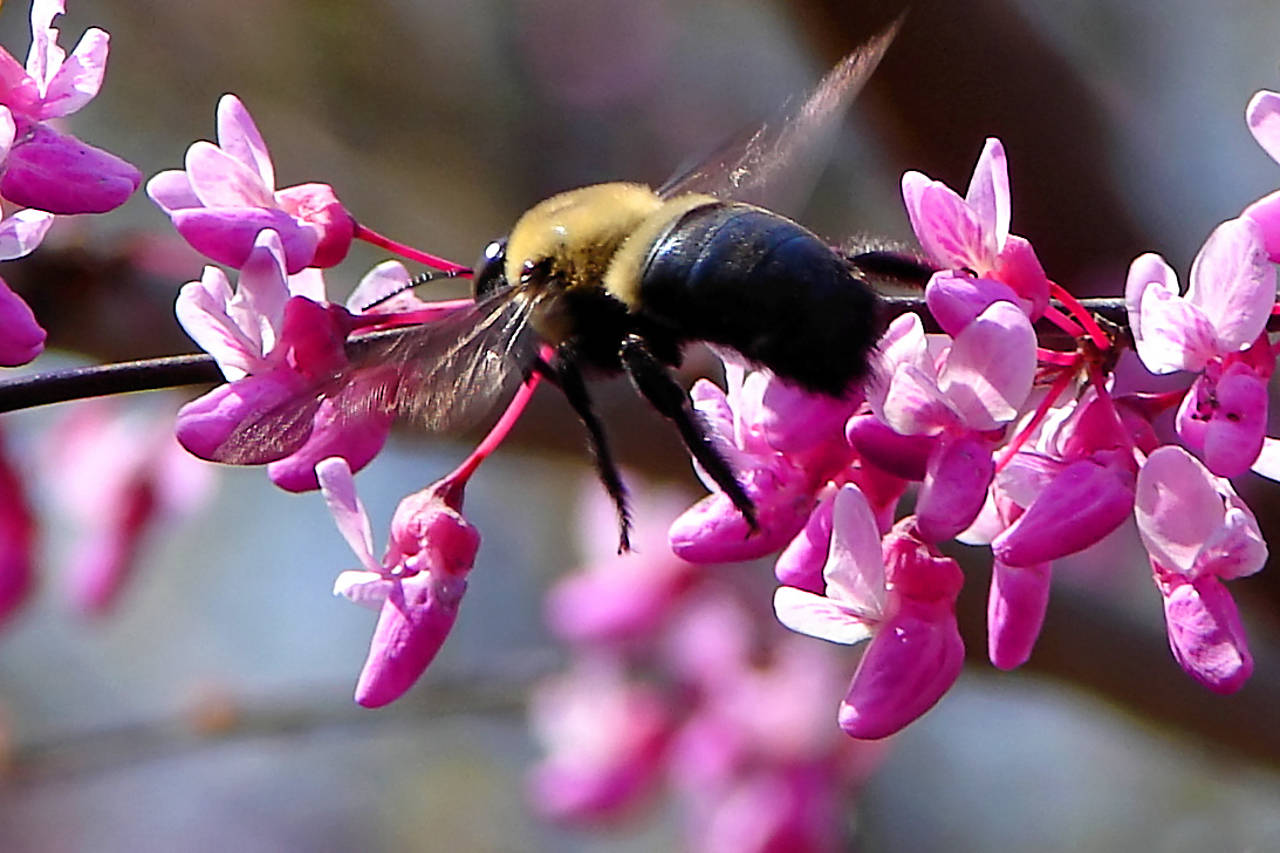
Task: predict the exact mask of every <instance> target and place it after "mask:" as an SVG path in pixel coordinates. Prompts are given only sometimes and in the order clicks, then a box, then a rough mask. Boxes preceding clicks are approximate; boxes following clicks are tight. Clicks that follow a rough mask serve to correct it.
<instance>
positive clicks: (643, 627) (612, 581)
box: [544, 489, 701, 645]
mask: <svg viewBox="0 0 1280 853" xmlns="http://www.w3.org/2000/svg"><path fill="white" fill-rule="evenodd" d="M581 494H582V495H583V498H582V500H581V501H580V503H581V506H580V507H579V509H578V513H577V517H578V518H579V519H580V521H579V523H578V524H577V526H576V529H577V530H578V532H579V535H578V538H579V542H578V552H579V553H581V554H585V555H589V557H590V561H589V562H588V564H587V565H586V566H584V567H583V568H582V569H580V570H578V571H575V572H571V573H570V574H568V575H565V576H564V577H563V578H561V579H560V580H559V581H558V582H557V583H556V585H555V586H554V587H552V589H551V591H550V592H548V593H547V597H546V601H545V608H544V609H545V612H546V622H547V626H548V627H549V628H550V629H551V631H552V633H554V634H555V635H556V636H557V637H559V638H560V639H562V640H565V641H566V642H570V643H574V644H584V643H585V644H592V645H602V644H612V643H622V642H628V641H633V640H644V639H647V638H649V637H651V636H652V635H653V633H654V632H655V631H657V630H658V629H659V626H660V625H661V623H662V622H663V620H665V618H666V617H667V616H668V615H669V613H670V611H671V609H672V607H673V606H674V605H675V603H676V602H677V601H678V600H679V598H680V596H681V595H682V594H683V593H684V591H685V590H686V589H687V588H688V586H689V585H690V583H692V582H693V581H694V579H695V578H696V576H697V574H698V573H699V572H700V571H701V569H700V567H699V566H696V565H694V564H693V563H689V562H686V561H685V560H682V559H680V558H679V557H677V556H676V555H675V554H673V553H672V552H671V546H670V545H669V544H668V543H667V536H666V532H665V530H664V528H663V526H662V525H661V524H660V523H657V520H658V519H667V518H674V517H675V516H676V515H678V514H679V512H680V509H681V508H682V507H683V506H684V505H685V504H686V503H687V499H686V498H685V496H684V494H683V493H682V492H679V491H677V490H674V489H672V490H665V491H664V490H659V489H649V490H645V491H644V492H640V493H634V494H633V495H632V502H631V503H632V508H633V511H634V513H635V516H636V518H637V519H640V523H638V524H637V525H636V527H635V530H634V532H633V535H632V537H631V547H632V551H631V553H627V554H619V553H617V540H616V538H615V537H614V528H615V525H616V522H615V518H616V516H615V509H614V506H613V502H612V500H610V499H609V498H608V497H607V496H606V495H605V494H604V493H603V492H602V491H601V490H599V489H584V490H583V491H582V493H581Z"/></svg>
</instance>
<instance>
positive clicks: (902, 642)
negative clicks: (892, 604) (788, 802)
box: [837, 602, 964, 738]
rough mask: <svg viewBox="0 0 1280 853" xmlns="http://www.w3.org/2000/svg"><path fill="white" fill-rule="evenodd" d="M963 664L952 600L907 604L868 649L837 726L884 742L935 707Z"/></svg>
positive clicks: (962, 648)
mask: <svg viewBox="0 0 1280 853" xmlns="http://www.w3.org/2000/svg"><path fill="white" fill-rule="evenodd" d="M963 664H964V641H963V640H961V638H960V631H959V629H958V628H957V626H956V618H955V611H954V602H951V603H948V604H930V605H919V604H915V603H913V602H905V603H904V604H903V607H902V609H901V610H900V611H899V612H898V613H897V614H896V615H895V616H894V617H893V618H892V619H890V620H889V621H888V622H887V623H885V624H884V625H883V626H882V627H881V628H880V630H879V631H877V633H876V636H875V638H874V639H873V640H872V641H871V644H870V645H869V646H868V647H867V651H866V653H864V654H863V656H862V660H861V661H859V662H858V669H857V671H856V672H855V673H854V674H853V681H852V683H851V684H850V685H849V692H848V693H847V694H846V695H845V698H844V701H843V702H842V703H841V704H840V713H839V715H838V718H837V719H838V722H839V724H840V728H842V729H844V731H845V733H846V734H849V735H851V736H853V737H856V738H882V737H887V736H888V735H891V734H893V733H894V732H896V731H898V730H900V729H902V728H903V727H904V726H906V725H907V724H908V723H911V722H912V721H914V720H915V719H917V718H918V717H919V716H920V715H921V714H923V713H924V712H925V711H928V710H929V709H930V708H932V707H933V706H934V705H935V704H936V703H937V701H938V700H939V699H941V698H942V695H943V694H944V693H946V692H947V690H949V689H950V688H951V685H952V684H954V683H955V680H956V678H958V677H959V675H960V669H961V667H962V666H963Z"/></svg>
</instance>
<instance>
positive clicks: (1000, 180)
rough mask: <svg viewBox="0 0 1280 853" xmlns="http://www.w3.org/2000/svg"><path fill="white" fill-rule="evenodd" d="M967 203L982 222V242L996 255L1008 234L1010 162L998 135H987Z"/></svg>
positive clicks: (992, 256)
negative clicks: (990, 136) (996, 136)
mask: <svg viewBox="0 0 1280 853" xmlns="http://www.w3.org/2000/svg"><path fill="white" fill-rule="evenodd" d="M964 200H965V203H966V204H968V205H969V208H970V209H971V210H972V211H973V212H974V213H975V214H976V215H977V217H978V221H979V222H981V223H982V238H983V246H984V247H985V249H986V252H985V254H986V255H987V257H991V258H994V257H995V256H996V255H998V254H999V253H1000V250H1001V249H1003V248H1004V240H1005V238H1006V237H1007V236H1009V217H1010V205H1009V163H1008V160H1007V159H1006V158H1005V154H1004V146H1003V145H1002V144H1000V140H999V139H995V138H994V137H992V138H989V139H987V141H986V144H985V145H983V146H982V154H981V155H979V156H978V164H977V165H976V166H974V167H973V177H972V178H970V179H969V190H968V192H966V193H965V196H964Z"/></svg>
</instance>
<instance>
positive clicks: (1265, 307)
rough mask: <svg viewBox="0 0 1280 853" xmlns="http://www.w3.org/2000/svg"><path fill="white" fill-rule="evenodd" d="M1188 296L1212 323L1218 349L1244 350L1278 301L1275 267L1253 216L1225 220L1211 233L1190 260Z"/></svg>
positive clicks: (1263, 326) (1263, 324) (1224, 351)
mask: <svg viewBox="0 0 1280 853" xmlns="http://www.w3.org/2000/svg"><path fill="white" fill-rule="evenodd" d="M1187 300H1188V301H1189V302H1191V304H1193V305H1195V306H1196V307H1198V308H1199V309H1200V311H1201V312H1202V313H1203V314H1204V316H1205V319H1207V320H1208V321H1209V324H1210V325H1211V326H1212V327H1213V330H1214V333H1215V334H1216V338H1217V345H1216V347H1215V349H1216V350H1217V352H1218V353H1220V354H1226V353H1229V352H1237V351H1239V350H1242V349H1244V348H1245V347H1247V346H1249V345H1250V344H1252V343H1253V342H1254V341H1255V340H1256V339H1257V337H1258V335H1260V334H1262V330H1263V329H1264V328H1265V327H1266V324H1267V318H1268V317H1270V316H1271V308H1272V307H1273V306H1274V305H1275V301H1276V273H1275V270H1274V269H1273V268H1272V266H1271V264H1270V263H1269V262H1268V260H1267V254H1266V248H1265V246H1264V245H1263V241H1262V231H1261V229H1260V228H1259V227H1258V225H1257V224H1256V223H1255V222H1253V220H1251V219H1249V218H1247V217H1240V218H1239V219H1231V220H1228V221H1226V222H1224V223H1222V224H1221V225H1219V226H1218V227H1217V228H1215V229H1214V231H1213V233H1212V234H1210V235H1209V239H1208V240H1206V241H1205V244H1204V246H1203V247H1202V248H1201V249H1200V252H1199V253H1198V254H1197V255H1196V259H1195V261H1194V262H1193V263H1192V264H1191V286H1190V287H1189V288H1188V289H1187Z"/></svg>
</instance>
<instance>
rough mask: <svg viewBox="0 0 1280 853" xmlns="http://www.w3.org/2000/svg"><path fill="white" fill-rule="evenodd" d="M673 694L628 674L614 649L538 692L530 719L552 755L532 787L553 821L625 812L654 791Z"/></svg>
mask: <svg viewBox="0 0 1280 853" xmlns="http://www.w3.org/2000/svg"><path fill="white" fill-rule="evenodd" d="M669 704H670V703H669V701H667V697H664V696H663V695H662V694H661V693H660V692H659V691H658V690H657V689H655V688H652V687H649V686H646V685H643V684H640V683H637V682H634V681H629V680H627V678H626V677H625V674H624V672H623V668H622V666H621V662H620V661H618V660H616V659H614V658H612V657H609V656H607V655H594V656H591V657H589V658H584V659H581V660H579V661H577V662H576V663H575V664H574V665H573V666H572V667H571V668H570V669H569V670H567V671H565V672H563V673H561V674H559V675H557V676H554V677H553V678H550V679H547V680H544V681H543V682H541V683H540V684H539V685H538V686H537V687H536V688H535V689H534V691H533V696H532V698H531V699H530V702H529V720H530V725H531V728H532V729H533V734H534V737H535V738H537V740H538V741H539V743H540V744H541V745H542V748H543V750H544V751H545V755H544V757H543V758H542V760H541V761H540V762H539V763H538V764H537V766H535V767H534V768H533V770H532V772H531V774H530V780H529V781H530V794H531V796H532V799H533V803H534V806H535V807H536V808H537V810H538V812H539V813H541V814H542V815H544V816H546V817H549V818H552V819H554V820H562V821H574V822H598V821H601V820H606V819H610V818H616V817H618V816H620V814H622V813H623V812H624V811H625V810H626V809H628V808H630V807H632V806H634V805H636V804H637V801H638V800H639V799H641V798H642V797H643V796H644V795H645V794H648V793H650V792H651V791H652V790H653V788H654V785H655V783H656V782H657V780H658V778H659V773H660V771H661V770H662V769H663V759H664V757H665V751H666V745H667V742H668V740H669V739H670V736H671V726H672V723H673V720H672V718H671V713H670V712H669V711H668V710H667V709H668V706H669Z"/></svg>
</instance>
